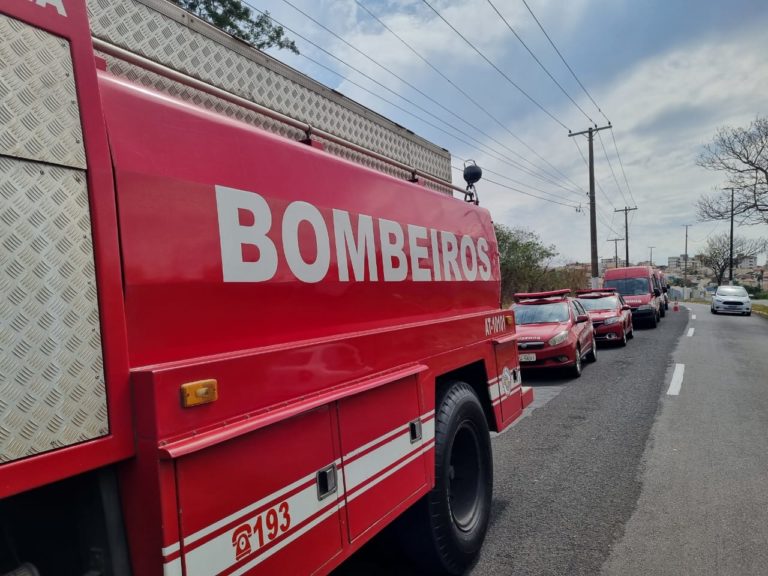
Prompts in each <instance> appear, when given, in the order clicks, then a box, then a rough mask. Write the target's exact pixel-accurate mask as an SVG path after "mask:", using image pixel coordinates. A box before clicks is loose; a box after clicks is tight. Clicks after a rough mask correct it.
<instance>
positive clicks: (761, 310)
mask: <svg viewBox="0 0 768 576" xmlns="http://www.w3.org/2000/svg"><path fill="white" fill-rule="evenodd" d="M752 312H754V313H755V314H759V315H760V316H762V317H763V318H768V306H766V305H765V304H752Z"/></svg>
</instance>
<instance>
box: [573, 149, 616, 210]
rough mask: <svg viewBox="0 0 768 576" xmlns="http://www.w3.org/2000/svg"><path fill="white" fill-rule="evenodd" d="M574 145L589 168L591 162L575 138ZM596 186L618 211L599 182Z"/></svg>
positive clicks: (597, 181)
mask: <svg viewBox="0 0 768 576" xmlns="http://www.w3.org/2000/svg"><path fill="white" fill-rule="evenodd" d="M573 143H574V144H576V149H577V150H578V151H579V154H581V159H582V160H584V164H586V165H587V167H589V161H588V160H587V157H586V156H584V152H582V151H581V146H579V142H578V140H577V139H576V138H573ZM595 185H596V186H597V189H598V190H600V194H602V195H603V197H604V198H605V199H606V200H608V204H610V205H611V208H613V209H614V210H615V209H616V205H615V204H614V203H613V200H611V197H610V196H608V194H607V193H606V192H605V190H603V187H602V186H601V185H600V181H599V180H595Z"/></svg>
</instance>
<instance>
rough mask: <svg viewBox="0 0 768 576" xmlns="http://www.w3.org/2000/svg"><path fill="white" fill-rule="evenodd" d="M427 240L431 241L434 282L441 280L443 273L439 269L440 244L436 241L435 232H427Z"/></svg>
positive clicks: (433, 230)
mask: <svg viewBox="0 0 768 576" xmlns="http://www.w3.org/2000/svg"><path fill="white" fill-rule="evenodd" d="M429 239H430V240H431V241H432V266H433V268H434V270H435V280H442V279H443V273H442V269H441V268H440V243H439V242H438V241H437V230H435V229H434V228H433V229H432V230H430V231H429Z"/></svg>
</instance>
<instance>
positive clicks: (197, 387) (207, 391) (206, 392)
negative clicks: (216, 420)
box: [181, 380, 219, 408]
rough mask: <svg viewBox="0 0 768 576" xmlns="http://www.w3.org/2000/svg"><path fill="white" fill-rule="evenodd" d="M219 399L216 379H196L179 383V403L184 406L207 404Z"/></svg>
mask: <svg viewBox="0 0 768 576" xmlns="http://www.w3.org/2000/svg"><path fill="white" fill-rule="evenodd" d="M218 399H219V383H218V382H217V381H216V380H198V381H197V382H187V383H186V384H182V385H181V405H182V406H183V407H184V408H191V407H192V406H200V405H201V404H208V403H210V402H214V401H216V400H218Z"/></svg>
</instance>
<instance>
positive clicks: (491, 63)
mask: <svg viewBox="0 0 768 576" xmlns="http://www.w3.org/2000/svg"><path fill="white" fill-rule="evenodd" d="M421 1H422V2H424V4H426V5H427V6H428V7H429V9H430V10H432V12H434V13H435V14H437V16H438V18H440V19H441V20H442V21H443V22H445V23H446V24H447V25H448V27H449V28H450V29H451V30H453V31H454V32H455V33H456V35H457V36H459V38H461V39H462V40H464V42H465V43H466V44H467V45H468V46H469V47H470V48H472V50H474V51H475V52H476V53H477V54H478V55H479V56H480V57H481V58H482V59H483V60H485V61H486V62H487V63H488V64H489V65H490V66H491V67H492V68H493V69H494V70H496V72H498V73H499V74H500V75H501V77H502V78H504V79H505V80H506V81H507V82H509V84H511V85H512V86H514V87H515V88H516V89H517V90H518V92H520V93H521V94H522V95H523V96H525V97H526V98H527V99H528V100H530V101H531V102H532V103H533V104H535V105H536V107H537V108H539V110H541V111H542V112H544V113H545V114H546V115H547V116H549V117H550V118H551V119H552V120H554V121H555V122H556V123H557V124H559V125H560V126H561V127H563V128H564V129H565V130H568V126H566V125H565V124H563V123H562V122H561V121H560V120H559V119H558V118H557V117H556V116H555V115H554V114H552V112H550V111H549V110H547V109H546V108H545V107H544V106H542V105H541V104H539V102H538V101H537V100H536V99H534V98H533V97H532V96H531V95H530V94H528V92H526V91H525V90H523V89H522V88H521V87H520V86H519V85H518V84H516V83H515V82H514V81H513V80H512V79H511V78H510V77H509V76H507V75H506V74H505V73H504V72H503V71H502V70H501V69H500V68H499V67H498V66H496V64H494V63H493V62H491V60H490V59H489V58H488V57H487V56H486V55H485V54H483V53H482V52H481V51H480V50H479V49H478V48H477V47H476V46H475V45H474V44H472V42H470V41H469V40H467V38H466V37H465V36H464V35H463V34H462V33H461V32H459V31H458V30H457V29H456V28H455V27H454V26H453V24H451V23H450V22H448V20H446V19H445V18H444V17H443V16H442V14H440V12H438V11H437V10H435V8H433V7H432V5H431V4H430V3H429V2H428V0H421Z"/></svg>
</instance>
